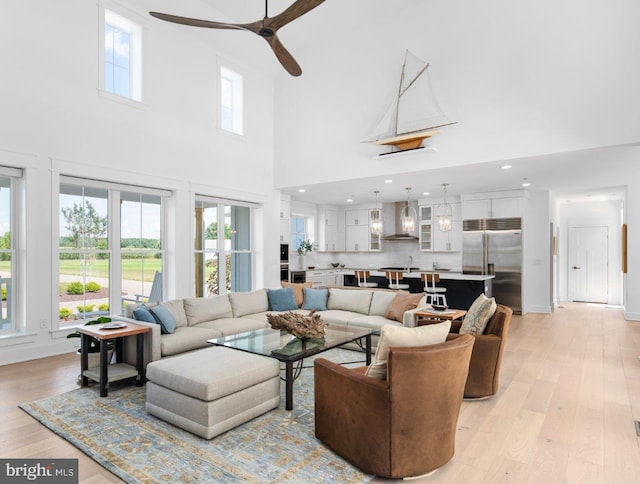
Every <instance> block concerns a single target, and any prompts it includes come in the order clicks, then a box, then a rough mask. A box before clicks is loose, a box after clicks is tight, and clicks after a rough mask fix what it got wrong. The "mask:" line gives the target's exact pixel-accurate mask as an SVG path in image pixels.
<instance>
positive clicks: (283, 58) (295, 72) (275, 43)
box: [264, 34, 302, 76]
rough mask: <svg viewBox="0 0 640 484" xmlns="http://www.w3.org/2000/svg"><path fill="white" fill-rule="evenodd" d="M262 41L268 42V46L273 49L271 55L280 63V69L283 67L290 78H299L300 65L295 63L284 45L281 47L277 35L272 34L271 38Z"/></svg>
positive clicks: (300, 72)
mask: <svg viewBox="0 0 640 484" xmlns="http://www.w3.org/2000/svg"><path fill="white" fill-rule="evenodd" d="M264 39H265V40H266V41H267V42H269V45H270V46H271V48H272V49H273V53H274V54H275V55H276V57H277V58H278V60H279V61H280V64H282V67H284V68H285V70H286V71H287V72H288V73H289V74H291V75H292V76H299V75H300V74H302V69H301V68H300V65H299V64H298V63H297V62H296V60H295V59H294V58H293V56H292V55H291V54H290V53H289V51H288V50H287V49H286V48H285V47H284V45H282V42H280V39H278V36H277V35H275V34H274V35H273V36H271V37H265V38H264Z"/></svg>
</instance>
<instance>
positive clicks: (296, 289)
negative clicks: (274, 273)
mask: <svg viewBox="0 0 640 484" xmlns="http://www.w3.org/2000/svg"><path fill="white" fill-rule="evenodd" d="M280 285H281V286H282V287H291V288H293V295H294V296H295V298H296V304H297V305H298V307H299V308H301V307H302V303H303V301H304V288H305V287H311V285H312V284H311V282H302V283H293V282H286V281H282V282H280Z"/></svg>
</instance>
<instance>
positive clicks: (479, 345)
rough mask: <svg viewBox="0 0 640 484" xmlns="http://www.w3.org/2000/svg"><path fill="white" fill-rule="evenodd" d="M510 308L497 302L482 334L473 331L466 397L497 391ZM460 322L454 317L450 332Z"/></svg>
mask: <svg viewBox="0 0 640 484" xmlns="http://www.w3.org/2000/svg"><path fill="white" fill-rule="evenodd" d="M512 314H513V311H512V310H511V308H509V307H507V306H503V305H502V304H498V305H497V307H496V312H495V314H494V315H493V316H492V317H491V319H490V320H489V322H488V323H487V326H486V328H485V330H484V333H483V334H474V335H472V336H473V337H474V338H475V340H476V342H475V344H474V345H473V351H472V353H471V363H469V376H468V377H467V384H466V385H465V387H464V397H465V398H485V397H490V396H492V395H495V394H496V393H497V392H498V384H499V382H500V366H501V364H502V353H503V352H504V345H505V343H506V342H507V333H508V331H509V324H510V323H511V315H512ZM461 325H462V323H460V322H459V321H454V322H453V323H452V324H451V329H450V332H451V333H459V332H460V326H461Z"/></svg>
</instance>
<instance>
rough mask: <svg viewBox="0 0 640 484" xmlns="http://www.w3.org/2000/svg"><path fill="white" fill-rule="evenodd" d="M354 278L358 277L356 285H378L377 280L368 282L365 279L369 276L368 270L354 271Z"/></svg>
mask: <svg viewBox="0 0 640 484" xmlns="http://www.w3.org/2000/svg"><path fill="white" fill-rule="evenodd" d="M355 272H356V278H357V279H358V287H378V283H377V282H368V281H367V279H369V277H371V272H369V271H355Z"/></svg>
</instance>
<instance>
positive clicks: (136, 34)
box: [98, 0, 147, 109]
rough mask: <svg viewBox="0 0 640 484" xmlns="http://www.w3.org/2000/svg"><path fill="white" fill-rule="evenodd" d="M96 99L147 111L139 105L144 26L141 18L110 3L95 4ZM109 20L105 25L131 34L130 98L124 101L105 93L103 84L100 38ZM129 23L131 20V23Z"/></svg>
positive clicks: (125, 98) (103, 60) (102, 59)
mask: <svg viewBox="0 0 640 484" xmlns="http://www.w3.org/2000/svg"><path fill="white" fill-rule="evenodd" d="M98 6H99V8H98V10H99V14H98V95H99V96H100V97H102V98H105V99H108V100H111V101H115V102H119V103H122V104H125V105H128V106H131V107H136V108H141V109H144V108H146V107H147V105H146V104H144V103H143V102H142V92H143V83H142V79H143V73H142V71H143V62H142V60H143V59H142V43H143V30H144V22H143V21H142V18H141V17H140V16H139V15H137V14H135V13H134V12H132V11H130V10H128V9H126V8H124V7H122V6H120V5H118V4H116V3H115V2H111V1H104V0H102V1H100V2H99V4H98ZM107 19H109V21H110V22H109V23H111V24H112V25H114V26H115V27H117V28H119V29H121V30H124V31H126V32H129V33H131V34H132V35H131V46H132V56H131V57H132V58H131V64H132V69H131V76H132V78H131V97H124V96H120V95H118V94H115V93H112V92H109V91H107V90H105V83H104V76H105V72H104V62H105V59H104V50H105V45H104V36H105V22H106V21H107ZM132 19H133V20H132Z"/></svg>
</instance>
